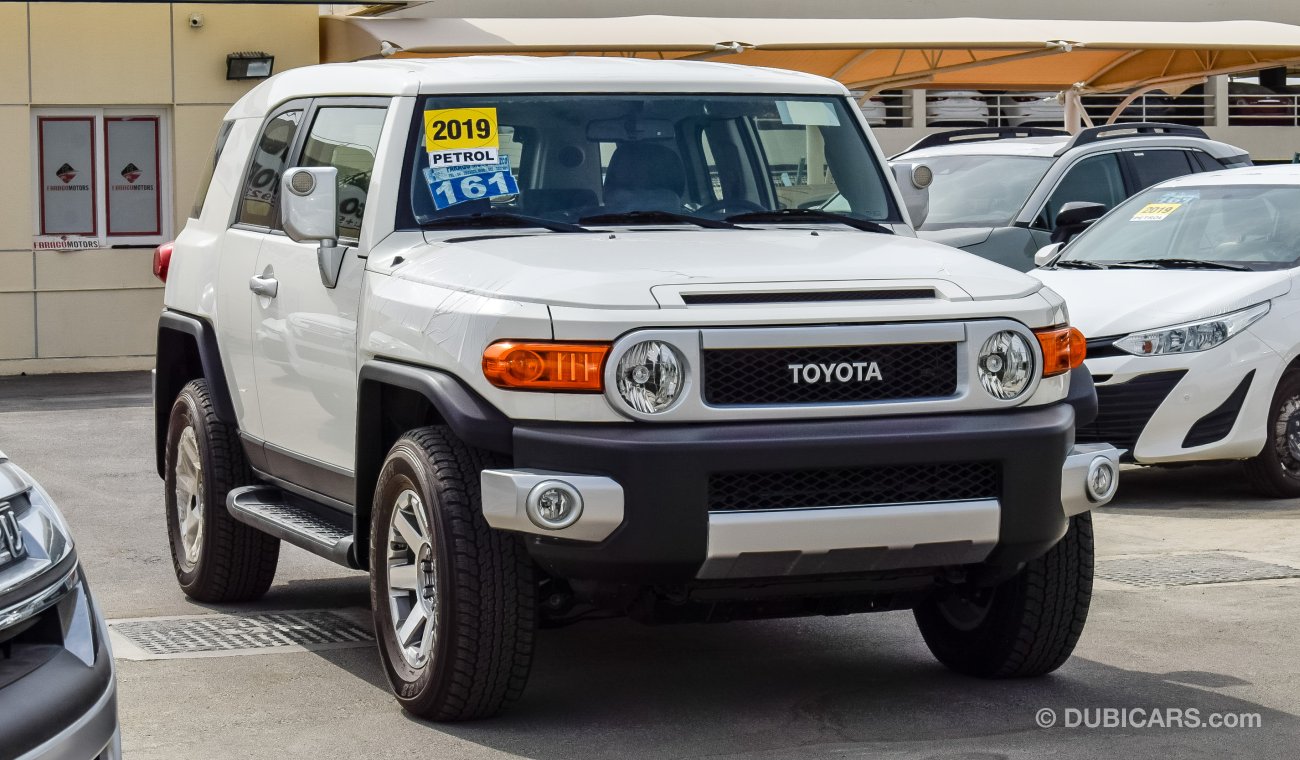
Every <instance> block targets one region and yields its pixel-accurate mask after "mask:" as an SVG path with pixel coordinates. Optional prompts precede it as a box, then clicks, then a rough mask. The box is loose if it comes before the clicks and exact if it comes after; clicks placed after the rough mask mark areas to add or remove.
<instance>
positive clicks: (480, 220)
mask: <svg viewBox="0 0 1300 760" xmlns="http://www.w3.org/2000/svg"><path fill="white" fill-rule="evenodd" d="M420 227H421V229H426V230H433V229H440V228H442V227H541V228H542V229H546V230H550V231H551V232H595V230H589V229H587V228H586V227H583V226H582V225H580V224H569V223H568V222H557V221H555V220H553V219H543V218H541V217H539V216H528V215H527V214H515V213H512V212H509V211H488V212H485V213H481V214H461V215H458V216H441V217H438V218H436V219H430V220H428V221H427V222H420Z"/></svg>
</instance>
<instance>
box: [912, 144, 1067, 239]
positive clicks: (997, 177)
mask: <svg viewBox="0 0 1300 760" xmlns="http://www.w3.org/2000/svg"><path fill="white" fill-rule="evenodd" d="M916 162H917V163H920V164H924V165H925V166H928V167H930V169H931V170H932V171H933V172H934V181H933V182H932V183H931V184H930V213H929V215H928V216H926V218H925V223H924V224H922V225H921V227H920V229H923V230H947V229H953V228H956V227H1005V226H1006V225H1008V224H1010V223H1011V220H1013V219H1015V217H1016V214H1017V213H1018V212H1019V211H1020V209H1021V208H1022V207H1023V206H1024V205H1025V199H1027V198H1028V197H1029V193H1030V192H1031V191H1033V189H1034V187H1036V186H1037V185H1038V181H1039V180H1041V179H1042V178H1043V175H1044V174H1046V173H1047V169H1048V167H1050V166H1051V165H1052V159H1050V158H1039V157H1035V156H962V155H954V156H933V157H930V158H918V159H916Z"/></svg>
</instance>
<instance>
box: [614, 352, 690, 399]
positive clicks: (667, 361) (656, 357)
mask: <svg viewBox="0 0 1300 760" xmlns="http://www.w3.org/2000/svg"><path fill="white" fill-rule="evenodd" d="M685 378H686V362H685V360H684V359H682V357H681V355H680V354H678V353H677V349H675V348H673V347H672V346H670V345H669V344H667V343H664V342H663V341H659V340H647V341H643V342H641V343H637V344H636V345H634V346H632V347H631V348H629V349H628V350H627V351H625V352H623V356H622V357H620V358H619V360H618V367H617V368H616V369H615V370H614V384H615V386H616V387H617V388H618V394H619V395H620V396H622V397H623V400H624V401H626V402H627V405H628V406H630V407H632V408H633V409H635V410H636V411H638V412H641V413H643V414H657V413H659V412H662V411H664V410H665V409H667V408H668V407H670V406H672V405H673V402H675V401H676V400H677V397H678V396H680V395H681V392H682V388H683V387H684V385H685V382H684V381H685Z"/></svg>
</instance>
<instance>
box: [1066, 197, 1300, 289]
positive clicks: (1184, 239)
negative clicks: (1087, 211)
mask: <svg viewBox="0 0 1300 760" xmlns="http://www.w3.org/2000/svg"><path fill="white" fill-rule="evenodd" d="M1296 209H1300V187H1296V186H1289V185H1206V186H1202V187H1169V188H1159V187H1157V188H1152V189H1150V190H1147V191H1145V192H1142V193H1138V194H1137V195H1135V196H1134V197H1132V198H1130V199H1129V200H1127V201H1125V202H1124V203H1123V204H1122V205H1120V206H1119V207H1118V208H1116V209H1115V210H1114V211H1112V212H1111V213H1110V214H1108V215H1107V216H1106V217H1105V218H1104V219H1102V220H1101V221H1099V222H1097V223H1096V224H1095V225H1093V227H1092V228H1091V229H1089V230H1088V231H1087V232H1085V233H1084V234H1083V235H1080V236H1079V237H1078V238H1076V239H1075V240H1074V242H1072V243H1071V244H1070V246H1069V247H1068V248H1066V249H1065V251H1064V253H1063V254H1062V257H1061V259H1062V261H1087V262H1093V263H1096V264H1100V265H1102V266H1115V265H1116V264H1123V263H1126V262H1135V263H1137V264H1141V265H1147V266H1151V265H1155V266H1161V265H1164V266H1180V267H1188V266H1196V265H1198V264H1201V265H1205V266H1215V265H1224V266H1221V267H1220V268H1224V269H1228V268H1247V269H1255V270H1265V269H1286V268H1290V267H1293V266H1296V265H1297V264H1300V214H1297V213H1296Z"/></svg>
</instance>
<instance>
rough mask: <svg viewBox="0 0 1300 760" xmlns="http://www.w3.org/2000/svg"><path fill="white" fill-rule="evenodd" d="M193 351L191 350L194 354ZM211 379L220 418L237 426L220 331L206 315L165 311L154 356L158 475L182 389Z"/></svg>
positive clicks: (209, 389) (214, 406) (160, 474)
mask: <svg viewBox="0 0 1300 760" xmlns="http://www.w3.org/2000/svg"><path fill="white" fill-rule="evenodd" d="M191 352H192V353H191ZM200 377H201V378H203V379H205V380H207V381H208V392H209V393H210V394H211V397H212V406H213V411H214V412H216V414H217V419H219V420H221V421H222V422H224V423H226V424H227V425H232V426H235V427H238V425H239V420H238V418H237V417H236V416H235V404H234V401H233V399H232V398H231V395H230V387H229V386H228V385H227V384H226V373H225V369H224V368H223V365H222V363H221V349H220V348H219V347H218V345H217V332H216V330H215V329H214V328H213V327H212V323H211V322H209V321H208V320H207V319H206V318H204V317H199V316H195V315H192V314H186V313H184V312H179V311H173V310H171V309H165V310H163V312H162V314H161V315H159V317H158V349H157V354H156V356H155V359H154V385H153V407H154V447H155V449H156V457H157V465H158V476H159V477H163V476H164V472H163V470H164V466H165V460H166V451H167V422H168V419H169V418H170V417H171V411H172V404H173V403H175V400H176V396H177V394H179V393H180V391H181V388H184V387H185V384H186V383H188V382H189V381H191V380H195V379H198V378H200Z"/></svg>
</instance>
